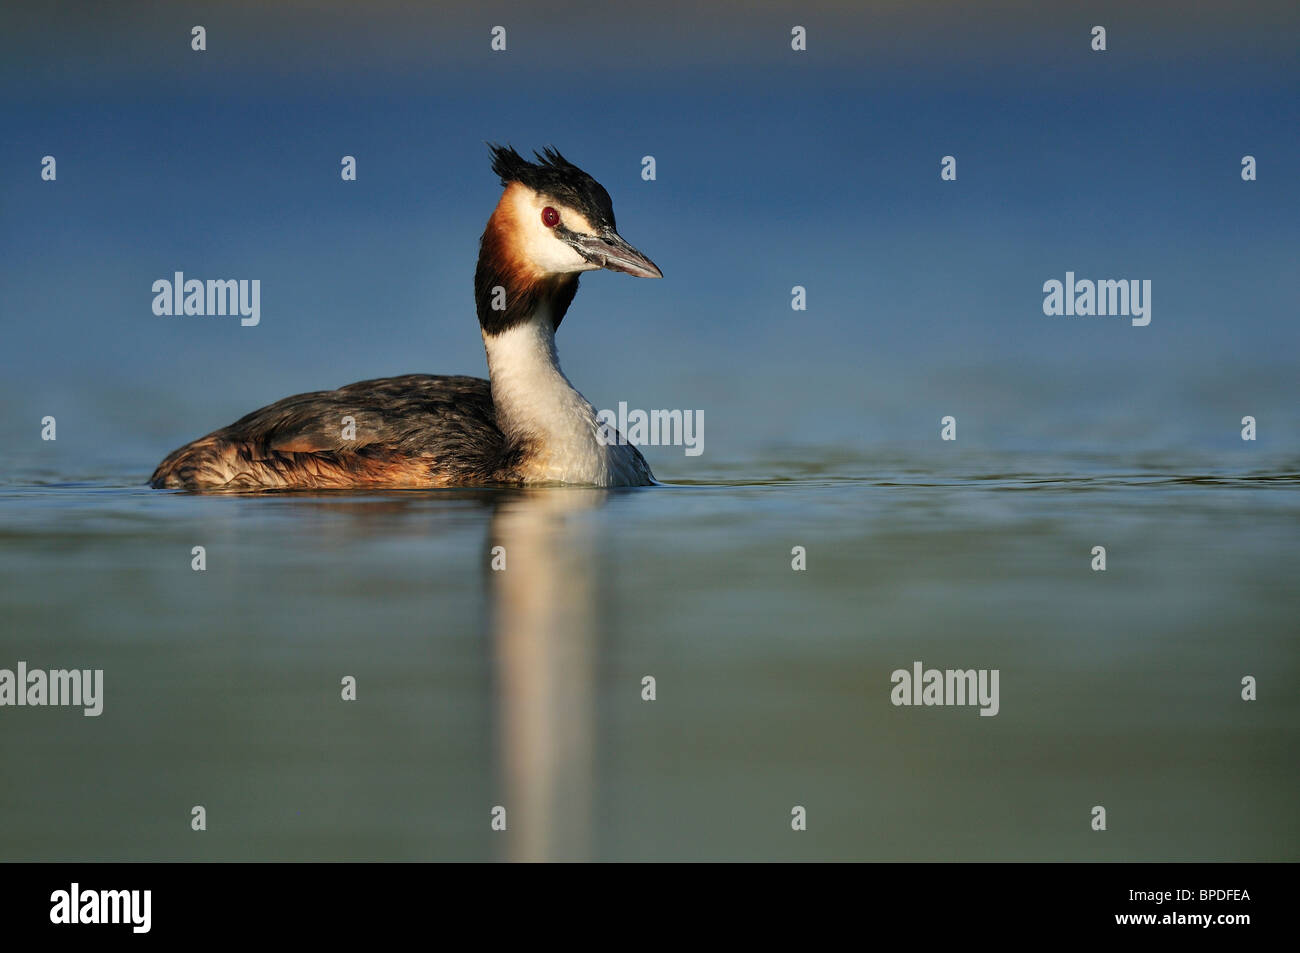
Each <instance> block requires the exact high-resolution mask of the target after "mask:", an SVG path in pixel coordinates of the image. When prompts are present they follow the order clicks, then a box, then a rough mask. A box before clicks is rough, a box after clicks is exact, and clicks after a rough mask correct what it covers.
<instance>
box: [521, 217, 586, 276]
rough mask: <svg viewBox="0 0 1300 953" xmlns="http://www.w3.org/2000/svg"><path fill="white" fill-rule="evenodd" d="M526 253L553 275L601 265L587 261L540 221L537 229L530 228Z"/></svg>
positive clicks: (526, 239)
mask: <svg viewBox="0 0 1300 953" xmlns="http://www.w3.org/2000/svg"><path fill="white" fill-rule="evenodd" d="M524 254H525V255H526V256H527V258H528V260H529V261H531V262H532V263H533V264H534V265H536V266H537V268H538V269H539V270H541V271H543V272H545V273H547V274H552V275H565V274H570V273H572V272H575V271H593V270H594V269H596V268H599V267H600V266H599V265H596V264H593V263H592V262H589V261H587V259H585V258H583V257H582V256H581V255H579V254H578V253H577V252H576V251H574V250H573V248H572V247H571V246H569V245H567V244H565V243H564V242H562V241H560V239H559V238H557V237H556V236H555V233H554V232H552V231H551V230H550V229H549V228H547V227H546V226H545V225H542V224H541V223H540V221H539V222H538V225H537V228H536V229H529V230H528V233H527V235H526V237H525V239H524Z"/></svg>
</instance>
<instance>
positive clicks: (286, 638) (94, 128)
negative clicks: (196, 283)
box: [0, 3, 1300, 860]
mask: <svg viewBox="0 0 1300 953" xmlns="http://www.w3.org/2000/svg"><path fill="white" fill-rule="evenodd" d="M1040 6H1041V5H1039V6H1034V7H1032V8H1025V9H1020V8H1019V7H1018V6H1014V5H1008V6H994V7H990V8H988V9H980V10H979V11H974V10H973V8H972V10H966V9H965V8H964V7H959V6H958V5H940V6H939V7H937V8H936V7H930V6H918V7H916V8H912V7H908V6H902V7H899V8H898V9H888V10H884V9H874V8H873V9H868V8H863V9H857V8H850V7H849V6H838V5H834V4H827V5H825V6H822V7H816V8H810V9H809V10H806V11H802V12H801V14H800V16H801V17H804V18H805V20H806V24H807V26H808V29H809V38H810V47H809V50H808V53H807V55H806V56H800V55H797V54H793V53H792V52H791V51H790V50H789V45H788V37H789V28H790V23H789V22H787V21H788V20H789V17H790V16H791V14H790V13H789V12H788V11H787V10H785V9H784V8H779V7H767V6H760V7H759V8H756V9H755V11H753V12H752V14H751V15H747V16H746V17H745V18H743V22H740V21H738V19H737V17H736V16H735V14H734V13H733V12H732V11H731V10H730V8H723V7H712V6H707V5H706V6H705V7H704V8H703V9H700V8H699V7H698V6H697V5H695V4H691V5H683V6H680V7H678V6H673V5H672V4H670V5H669V7H668V8H663V7H662V5H659V6H656V8H655V9H654V11H652V12H646V13H643V12H641V11H637V10H628V11H619V10H610V11H604V12H599V13H593V12H590V11H584V10H582V9H581V8H580V5H561V6H560V7H554V8H552V7H553V5H551V6H550V7H548V8H547V10H544V11H543V10H541V8H538V9H536V10H533V9H529V8H523V7H515V6H513V5H509V4H507V5H505V6H504V7H503V8H502V9H501V10H500V11H498V12H494V13H493V14H492V18H493V19H494V20H496V19H497V18H499V22H502V23H505V24H506V25H507V26H508V28H509V30H510V34H509V35H510V49H509V52H508V53H507V54H505V55H503V56H498V57H495V58H494V57H493V54H491V53H490V52H489V51H488V50H487V39H488V36H487V29H488V27H489V26H491V25H492V24H491V23H488V22H487V21H486V20H482V21H480V18H479V15H478V14H477V13H475V12H472V11H471V12H456V11H452V10H451V9H450V8H447V7H438V6H429V7H427V8H426V7H423V6H422V7H420V8H419V9H415V8H409V7H407V6H406V5H402V4H390V3H377V4H367V5H365V8H364V9H362V8H356V9H352V8H344V7H341V6H340V7H338V8H334V7H329V8H327V9H326V10H325V11H324V12H320V13H316V12H309V11H306V10H299V9H297V8H294V9H293V10H292V11H290V10H288V8H285V9H284V10H281V9H280V8H273V9H269V10H262V9H261V8H249V9H248V10H243V9H240V10H234V9H223V8H214V9H212V10H207V11H205V12H204V13H203V14H195V13H193V12H189V11H176V12H172V11H159V10H156V9H154V8H153V7H149V8H146V7H144V6H142V5H141V6H133V5H131V4H125V5H122V4H118V5H114V6H113V7H112V8H111V9H110V8H104V9H103V10H100V9H98V8H96V9H95V10H86V9H83V8H80V7H78V8H76V9H75V10H73V9H71V8H69V9H67V10H64V9H62V8H57V7H56V8H51V9H40V8H33V9H32V10H30V11H20V10H17V9H10V8H6V9H5V10H4V11H3V13H2V14H0V26H2V27H3V28H2V29H0V108H3V116H4V122H3V123H2V124H0V126H2V127H3V132H2V133H0V289H2V291H3V293H2V294H0V318H2V319H3V329H4V346H3V348H0V371H2V372H3V373H2V374H0V445H2V446H3V447H4V448H5V453H4V456H3V458H2V459H0V580H2V581H0V619H2V620H3V625H2V626H0V670H3V669H12V668H13V667H14V666H16V665H17V663H18V662H19V661H20V660H21V661H25V662H27V663H28V665H29V666H30V667H44V668H61V667H77V668H91V669H103V672H104V685H105V699H104V710H103V714H102V715H100V716H99V717H96V718H86V717H83V716H82V715H81V714H80V712H79V711H77V710H69V709H55V708H28V707H23V708H12V707H3V708H0V753H3V759H4V763H5V765H6V768H5V770H4V772H3V782H2V783H0V857H3V858H6V859H136V860H145V859H229V860H234V859H403V860H405V859H573V858H595V859H617V860H625V859H726V858H743V859H764V860H767V859H778V858H795V859H831V858H834V859H897V860H922V859H958V860H1013V859H1040V860H1060V859H1084V860H1120V859H1123V860H1248V859H1249V860H1259V859H1269V860H1296V859H1300V846H1298V844H1300V841H1298V840H1297V836H1296V835H1297V821H1296V817H1295V811H1294V805H1295V802H1296V797H1297V793H1298V791H1300V786H1298V782H1300V769H1297V761H1296V757H1295V752H1296V750H1297V747H1298V746H1297V742H1298V741H1300V738H1298V737H1297V733H1298V732H1300V728H1298V727H1297V726H1300V717H1298V716H1300V702H1298V701H1297V699H1300V653H1298V652H1297V648H1296V646H1297V637H1298V636H1300V630H1298V629H1297V624H1296V618H1297V608H1298V606H1297V599H1296V595H1295V589H1296V587H1295V579H1296V576H1297V570H1298V569H1300V557H1298V556H1297V550H1296V531H1297V526H1298V525H1300V521H1298V520H1297V516H1300V442H1298V441H1297V436H1296V435H1297V433H1298V432H1300V415H1298V413H1297V408H1300V374H1298V373H1297V368H1296V354H1297V349H1298V348H1300V330H1298V328H1300V325H1298V324H1297V322H1296V321H1295V306H1296V302H1297V301H1298V300H1300V277H1298V276H1300V270H1297V269H1296V268H1295V259H1296V249H1297V248H1298V247H1300V224H1298V223H1300V215H1297V210H1298V208H1300V186H1298V185H1297V182H1298V181H1300V180H1298V179H1297V177H1296V176H1295V175H1293V174H1292V173H1291V169H1290V163H1291V161H1292V158H1291V157H1294V156H1295V155H1296V154H1297V153H1300V122H1297V119H1300V116H1298V115H1297V103H1300V98H1298V97H1297V96H1296V91H1297V89H1300V83H1298V82H1297V80H1298V79H1300V54H1298V53H1297V47H1296V45H1295V44H1294V42H1292V41H1291V38H1293V37H1294V35H1295V28H1296V25H1297V22H1296V21H1297V17H1298V16H1300V13H1297V9H1296V7H1295V5H1294V4H1265V3H1256V4H1246V5H1244V6H1240V5H1239V6H1236V7H1234V8H1233V9H1232V10H1231V11H1227V10H1225V11H1222V12H1219V11H1215V10H1210V9H1200V8H1198V10H1197V12H1196V15H1195V16H1189V15H1188V14H1187V11H1186V10H1185V9H1184V8H1183V7H1182V6H1178V7H1173V6H1169V7H1166V6H1163V5H1160V4H1156V5H1144V7H1143V9H1142V10H1141V11H1138V12H1134V11H1132V10H1131V9H1130V5H1108V4H1101V5H1093V6H1090V8H1089V10H1088V11H1087V12H1086V15H1085V14H1079V13H1077V12H1075V11H1071V10H1070V9H1069V8H1065V7H1061V8H1056V7H1052V8H1044V9H1040ZM11 7H12V5H11ZM196 16H204V17H206V18H207V19H208V21H209V22H208V23H207V24H206V26H207V27H208V31H209V49H208V50H207V51H206V52H205V53H202V54H199V53H194V52H193V51H191V50H190V49H189V46H188V40H189V30H190V27H191V26H192V25H193V24H192V22H191V21H192V19H193V18H194V17H196ZM1094 22H1100V23H1106V24H1108V25H1109V27H1110V36H1111V46H1110V48H1109V50H1108V51H1107V52H1106V53H1105V54H1094V53H1092V52H1091V51H1089V50H1088V48H1087V37H1088V28H1089V27H1090V26H1091V25H1092V24H1093V23H1094ZM484 140H497V141H510V142H513V143H514V144H515V145H516V146H518V147H520V148H521V149H524V150H526V149H529V148H533V147H541V146H542V145H545V144H548V143H553V144H555V145H557V146H558V147H560V148H561V150H562V151H564V152H565V153H566V154H567V155H568V156H569V157H570V158H571V159H573V160H574V161H575V162H577V163H578V164H579V165H582V166H583V167H585V168H586V169H587V170H588V171H590V172H591V173H592V174H593V175H595V176H596V177H597V178H598V179H600V180H601V181H602V182H603V183H604V184H605V185H606V186H607V187H608V188H609V190H610V192H611V194H612V196H613V199H614V203H615V208H616V210H617V213H618V221H619V227H620V231H622V232H623V234H624V235H625V236H626V237H627V238H628V239H629V240H630V241H631V242H632V243H634V244H635V245H637V246H638V247H639V248H641V249H642V250H644V251H645V252H646V253H647V254H648V255H649V256H650V257H651V258H653V259H654V260H655V261H656V262H657V263H658V264H659V265H660V266H661V267H662V268H663V270H664V273H665V278H664V280H662V281H658V282H638V281H633V280H631V279H628V278H626V277H624V276H618V275H608V274H595V275H591V276H587V277H584V278H583V284H582V290H581V292H580V293H579V295H578V298H577V301H576V302H575V305H574V307H573V310H572V311H571V312H570V314H569V316H568V317H567V318H566V320H565V324H564V327H563V329H562V331H561V333H560V339H559V345H560V349H561V354H562V357H563V361H564V366H565V369H566V371H567V372H568V374H569V375H570V377H571V378H572V379H573V380H574V381H575V383H576V384H577V386H578V387H579V388H580V389H581V390H582V391H583V392H584V393H585V394H586V395H587V396H588V397H590V398H591V399H592V400H593V402H595V404H596V405H597V406H598V407H602V408H605V407H609V408H613V407H616V406H617V405H618V402H620V401H626V402H627V403H628V404H629V406H631V407H633V408H650V409H654V408H664V409H674V408H675V409H689V410H698V411H702V412H703V415H704V453H703V454H702V455H700V456H698V457H687V456H685V455H684V454H683V453H682V452H681V449H680V448H663V447H660V448H649V449H648V451H647V457H648V458H649V460H650V462H651V464H652V465H653V467H654V469H655V472H656V474H657V475H658V476H659V478H660V479H661V480H663V481H665V483H666V484H669V485H666V486H662V487H654V488H647V489H640V490H632V491H619V492H608V493H606V492H598V491H592V490H579V489H566V490H560V489H553V490H542V491H535V492H517V491H473V492H471V491H440V492H405V493H392V494H365V495H349V494H318V495H312V494H305V495H273V496H264V497H259V496H202V495H191V494H184V493H173V492H159V491H152V490H148V489H146V488H145V487H144V486H143V484H144V481H145V480H146V478H147V477H148V475H149V473H150V472H151V470H152V469H153V467H154V465H155V464H156V463H157V462H158V461H159V460H160V459H161V458H162V457H163V455H164V454H166V453H167V452H168V451H170V450H172V449H173V448H175V447H176V446H178V445H180V444H182V443H184V442H186V441H188V440H190V439H193V438H194V437H197V436H199V435H201V434H204V433H207V432H209V431H211V430H213V429H215V428H217V427H219V426H223V425H225V424H227V423H229V422H231V421H232V420H234V419H236V418H237V417H239V416H241V415H243V414H244V413H246V412H248V411H250V410H252V409H254V408H256V407H259V406H262V405H264V404H266V403H268V402H270V401H273V400H275V399H278V398H280V397H283V396H286V395H288V394H291V393H296V392H300V391H306V390H316V389H322V388H329V387H335V386H339V385H342V384H346V383H349V382H351V381H356V380H362V379H366V378H369V377H378V376H387V375H394V374H402V373H411V372H427V373H472V374H483V373H484V372H485V367H484V360H483V353H482V346H481V341H480V338H479V334H478V329H477V327H476V326H475V322H474V317H473V302H472V298H471V287H472V286H471V276H472V273H473V267H474V258H475V254H476V250H477V244H476V243H477V239H478V235H479V234H480V232H481V230H482V227H483V223H484V221H485V220H486V217H487V215H488V213H489V212H490V210H491V208H492V205H493V203H494V202H495V201H496V199H497V195H498V193H499V187H498V185H497V183H496V182H494V181H493V179H492V176H491V174H490V172H489V170H488V165H487V153H486V150H485V148H484V146H483V141H484ZM1246 154H1250V155H1253V156H1255V157H1256V159H1257V161H1258V170H1259V176H1258V179H1257V180H1256V181H1254V182H1244V181H1243V180H1242V179H1241V177H1240V168H1241V166H1240V163H1241V158H1242V156H1243V155H1246ZM45 155H53V156H55V157H56V159H57V169H58V173H57V179H56V180H55V181H53V182H48V181H42V180H41V178H40V174H39V173H40V161H41V158H42V157H43V156H45ZM343 155H353V156H355V157H356V158H357V163H358V165H357V168H358V178H357V180H356V181H355V182H350V183H345V182H343V181H341V180H340V178H339V163H340V157H341V156H343ZM646 155H653V156H654V157H655V158H656V160H657V173H658V177H657V178H656V180H654V181H652V182H648V181H645V180H643V179H642V178H641V175H640V172H641V168H642V158H643V157H644V156H646ZM944 155H953V156H955V157H956V159H957V168H958V178H957V180H956V181H955V182H942V181H940V179H939V162H940V158H941V157H942V156H944ZM175 271H183V272H185V273H186V274H187V275H189V276H191V277H200V278H244V279H257V280H260V281H261V282H262V315H261V323H260V324H259V325H258V326H257V327H253V328H242V327H240V326H239V323H238V321H237V320H232V319H221V318H193V317H192V318H164V317H158V316H155V315H153V313H152V311H151V307H150V305H151V302H152V299H153V294H152V291H151V286H152V283H153V281H154V280H156V279H158V278H163V277H170V276H171V275H172V274H173V272H175ZM1067 271H1073V272H1075V273H1076V274H1077V275H1079V276H1080V277H1089V278H1093V279H1102V278H1116V279H1119V278H1125V279H1128V278H1131V279H1140V280H1150V281H1151V282H1152V288H1153V292H1152V313H1151V315H1152V320H1151V323H1150V325H1149V326H1147V327H1143V328H1139V327H1133V326H1132V325H1131V324H1130V323H1129V322H1128V321H1127V320H1123V319H1116V318H1064V317H1049V316H1046V315H1044V313H1043V309H1042V303H1043V292H1042V286H1043V283H1044V282H1045V281H1047V280H1049V279H1057V280H1061V279H1063V278H1064V277H1065V273H1066V272H1067ZM796 285H798V286H801V287H803V288H804V289H805V290H806V296H807V305H808V307H807V310H806V311H793V310H792V309H791V295H792V288H793V287H794V286H796ZM949 415H951V416H953V417H955V418H956V421H957V440H956V441H955V442H945V441H942V440H941V439H940V420H941V418H943V417H945V416H949ZM1245 416H1251V417H1253V418H1255V420H1256V423H1257V429H1258V433H1257V439H1256V440H1254V441H1243V440H1242V439H1241V436H1240V431H1241V428H1242V423H1241V421H1242V418H1243V417H1245ZM45 417H53V418H55V420H56V421H57V439H56V440H54V441H47V440H42V439H41V430H42V420H43V418H45ZM195 546H203V547H204V548H205V551H206V561H207V562H206V569H205V570H204V571H202V572H196V571H194V570H193V569H192V568H191V560H192V558H193V557H192V555H191V551H192V549H193V547H195ZM498 546H500V547H504V552H505V554H506V560H507V568H506V569H505V570H504V571H493V570H492V569H491V568H490V564H491V561H492V552H493V549H494V547H498ZM1095 546H1104V547H1105V548H1106V553H1107V567H1106V570H1105V571H1104V572H1097V571H1093V570H1092V568H1091V567H1090V564H1091V562H1092V559H1093V557H1092V550H1093V547H1095ZM794 547H804V550H805V554H806V566H807V568H806V569H805V570H801V571H796V570H794V569H792V567H791V562H792V559H793V558H794V557H793V556H792V549H793V548H794ZM917 661H920V662H922V663H923V665H924V667H927V668H928V667H935V668H939V669H949V668H953V669H987V670H994V669H996V670H997V671H998V672H999V673H1000V674H999V679H1000V681H999V685H1000V704H999V713H998V714H997V715H996V716H994V717H981V716H980V715H979V714H978V711H977V709H976V708H973V707H924V706H922V707H910V706H908V707H902V706H895V705H893V704H891V697H890V696H891V688H892V683H891V675H892V673H893V672H895V671H896V670H900V669H902V670H910V669H911V667H912V665H913V663H914V662H917ZM346 676H351V677H353V678H355V679H356V685H357V697H356V700H355V701H343V700H342V699H341V697H340V691H341V687H340V683H341V680H342V679H344V678H345V677H346ZM647 676H650V677H653V679H654V680H655V681H654V685H655V691H656V697H655V699H654V700H653V701H648V700H643V698H642V692H643V687H642V686H643V679H644V678H646V677H647ZM1247 676H1250V677H1253V678H1255V679H1256V680H1257V683H1258V697H1257V700H1255V701H1243V700H1242V698H1241V692H1242V686H1241V683H1242V679H1243V678H1244V677H1247ZM0 677H3V676H2V675H0ZM195 805H202V806H204V807H205V808H206V811H207V818H208V826H207V830H206V831H204V832H201V833H200V832H195V831H192V830H191V827H190V819H191V809H192V808H193V807H194V806H195ZM497 806H501V807H504V808H505V809H506V816H507V830H505V831H503V832H502V831H493V830H492V829H491V820H492V810H493V808H494V807H497ZM796 806H798V807H803V808H804V809H805V810H806V812H807V830H805V831H802V832H795V831H793V830H792V829H791V811H792V809H793V808H795V807H796ZM1096 806H1102V807H1104V808H1105V809H1106V812H1107V830H1106V831H1104V832H1099V831H1093V830H1092V829H1091V827H1090V822H1091V820H1092V811H1093V808H1094V807H1096Z"/></svg>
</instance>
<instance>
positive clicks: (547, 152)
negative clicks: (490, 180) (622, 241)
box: [488, 143, 614, 228]
mask: <svg viewBox="0 0 1300 953" xmlns="http://www.w3.org/2000/svg"><path fill="white" fill-rule="evenodd" d="M488 149H489V150H491V152H492V171H493V172H495V173H496V174H497V177H498V178H500V179H501V184H502V185H509V184H510V183H511V182H520V183H522V184H523V185H526V186H528V187H529V188H530V189H532V190H533V191H535V192H540V193H542V194H543V195H549V196H551V197H552V198H555V199H557V200H558V201H560V202H562V203H564V204H565V205H569V206H571V207H572V208H575V209H577V210H578V211H580V212H582V214H583V215H584V216H585V217H586V219H587V220H588V221H589V222H591V223H592V224H593V225H598V226H607V227H609V228H613V227H614V203H613V202H612V201H611V200H610V197H609V193H608V192H606V191H605V187H604V186H603V185H601V184H600V183H599V182H597V181H596V180H595V179H593V178H592V177H591V176H589V175H588V174H587V173H586V172H583V171H582V170H581V169H579V168H578V167H577V166H576V165H574V164H573V163H572V162H570V161H569V160H568V159H566V158H564V156H562V155H560V153H559V152H558V151H556V150H555V149H553V148H551V147H550V146H547V147H546V148H545V149H544V150H543V151H541V152H534V153H533V155H534V156H535V157H536V159H537V161H536V162H530V161H529V160H527V159H525V158H524V157H523V156H521V155H520V154H519V153H518V152H516V151H515V150H514V148H513V147H511V146H501V145H497V144H495V143H489V144H488Z"/></svg>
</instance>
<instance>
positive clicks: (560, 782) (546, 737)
mask: <svg viewBox="0 0 1300 953" xmlns="http://www.w3.org/2000/svg"><path fill="white" fill-rule="evenodd" d="M607 495H608V491H607V490H600V489H578V488H572V487H556V488H550V489H538V490H530V491H521V492H519V493H518V494H511V495H510V496H509V498H508V499H506V500H502V501H501V502H500V503H499V504H498V505H497V506H496V508H495V510H494V512H493V516H492V525H491V531H490V533H489V554H488V562H489V565H490V564H491V562H492V560H493V559H494V558H495V559H497V561H498V562H497V564H498V565H501V562H500V560H501V559H502V558H504V566H505V568H504V569H496V570H494V569H489V571H488V576H489V579H488V584H489V599H490V602H489V620H490V621H489V626H490V631H491V636H492V643H493V654H494V663H493V664H494V671H495V673H496V678H497V685H496V692H495V698H496V702H495V704H496V716H497V725H498V728H497V732H498V745H499V749H498V750H499V762H498V763H499V769H500V783H501V789H502V794H501V799H500V800H499V801H497V803H498V804H501V805H502V806H503V807H505V808H506V816H507V830H506V832H505V833H504V834H498V835H496V836H498V837H500V838H502V839H503V845H504V846H503V856H504V859H507V860H511V861H542V860H583V859H586V858H587V857H589V856H590V853H591V827H592V809H593V792H592V787H593V775H594V751H595V720H596V710H595V701H596V699H595V690H594V681H595V674H596V651H597V642H598V628H597V619H596V601H597V596H598V593H599V586H600V578H599V575H598V573H597V566H598V561H597V558H596V543H597V540H596V533H597V529H598V526H599V522H598V521H597V520H595V519H593V518H592V516H593V513H594V511H595V510H596V509H598V508H599V507H600V506H602V505H603V504H604V502H605V499H606V497H607ZM496 547H501V549H497V548H496Z"/></svg>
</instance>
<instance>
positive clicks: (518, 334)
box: [483, 307, 653, 486]
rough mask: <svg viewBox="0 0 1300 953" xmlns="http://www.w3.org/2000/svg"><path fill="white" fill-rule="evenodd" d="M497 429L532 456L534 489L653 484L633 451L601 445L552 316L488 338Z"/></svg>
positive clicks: (528, 467) (541, 314)
mask: <svg viewBox="0 0 1300 953" xmlns="http://www.w3.org/2000/svg"><path fill="white" fill-rule="evenodd" d="M483 345H484V347H485V348H486V350H487V362H488V373H489V375H490V376H491V379H492V402H493V403H494V404H495V405H496V413H497V424H498V425H499V426H500V427H501V430H502V431H503V432H504V433H505V434H506V435H507V436H508V437H515V438H520V439H522V440H524V441H526V442H527V445H528V446H529V447H531V448H532V450H533V453H532V455H531V456H530V457H529V458H528V459H527V460H526V461H525V462H524V470H525V478H526V480H527V481H528V482H529V483H581V484H587V485H590V486H629V485H641V484H645V483H648V482H649V480H650V479H653V477H651V476H650V472H649V469H648V468H647V467H646V466H645V463H644V462H643V461H642V460H641V459H640V455H639V454H637V453H635V452H634V448H632V447H630V446H626V445H623V446H620V445H618V444H609V443H607V442H602V441H601V439H600V422H599V421H598V420H597V419H596V409H595V408H594V407H592V406H591V404H590V402H588V400H587V399H586V398H585V397H583V396H582V395H581V394H580V393H578V391H577V389H575V388H574V386H573V385H572V384H570V383H569V379H568V378H567V377H565V376H564V372H563V371H562V370H560V358H559V355H558V354H557V353H556V350H555V328H554V326H553V324H552V321H551V316H550V314H549V312H548V311H547V309H546V308H544V307H543V308H540V309H539V310H538V311H537V312H535V313H534V314H533V315H532V316H531V318H530V319H529V320H528V321H525V322H524V323H522V324H518V325H516V326H515V327H513V328H510V329H509V330H508V331H503V332H501V333H500V334H491V335H489V334H484V335H483Z"/></svg>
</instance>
